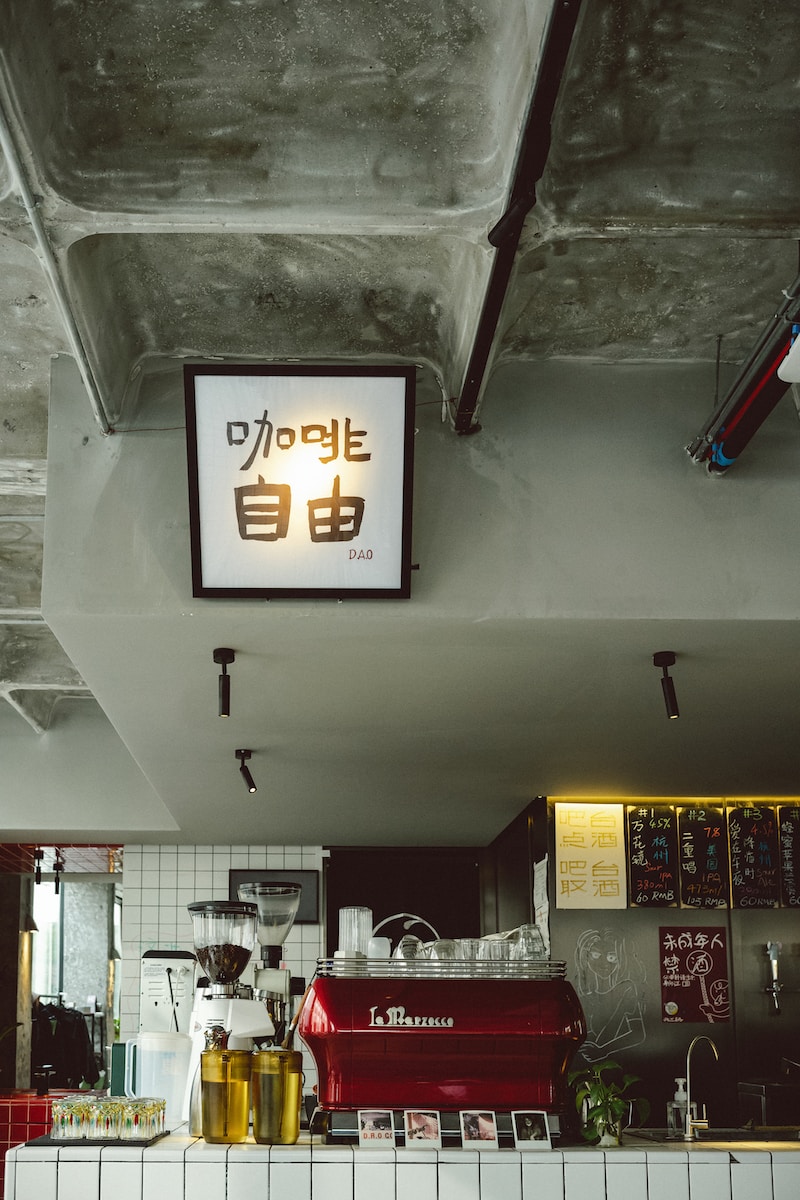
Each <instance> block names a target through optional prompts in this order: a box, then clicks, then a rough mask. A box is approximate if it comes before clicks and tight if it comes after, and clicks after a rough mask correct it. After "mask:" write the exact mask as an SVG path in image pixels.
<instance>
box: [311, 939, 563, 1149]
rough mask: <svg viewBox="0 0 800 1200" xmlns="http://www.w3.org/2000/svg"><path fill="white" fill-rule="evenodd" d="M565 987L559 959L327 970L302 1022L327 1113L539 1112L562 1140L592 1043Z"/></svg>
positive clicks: (325, 963)
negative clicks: (570, 1096) (572, 1077)
mask: <svg viewBox="0 0 800 1200" xmlns="http://www.w3.org/2000/svg"><path fill="white" fill-rule="evenodd" d="M500 972H502V974H501V973H500ZM565 976H566V964H565V963H563V962H555V961H549V960H527V961H525V960H523V961H518V962H515V961H511V962H507V963H503V964H502V966H500V967H498V965H497V964H495V963H492V962H491V961H481V960H470V961H469V962H466V961H465V962H461V963H459V962H453V961H450V962H447V963H443V962H441V961H440V962H436V961H433V960H425V959H415V960H411V961H408V960H401V959H381V960H375V959H367V960H364V959H361V960H358V959H347V958H339V957H338V956H337V957H336V958H334V959H323V960H320V962H319V964H318V969H317V974H316V976H315V977H314V979H313V981H312V983H311V985H310V987H309V991H308V994H307V996H306V999H305V1003H304V1004H303V1007H302V1011H301V1012H300V1015H299V1021H298V1033H299V1034H300V1036H301V1038H302V1040H303V1041H304V1042H305V1044H306V1045H307V1046H308V1048H309V1050H310V1051H311V1053H312V1055H313V1056H314V1061H315V1063H316V1066H317V1072H318V1102H319V1107H320V1109H321V1110H322V1112H323V1113H327V1114H333V1115H335V1114H341V1113H345V1112H347V1113H354V1112H357V1110H358V1109H392V1110H402V1109H410V1108H414V1109H417V1108H420V1107H422V1108H429V1109H434V1110H438V1111H439V1112H441V1113H442V1114H444V1113H457V1112H458V1111H459V1110H462V1109H488V1110H492V1111H495V1112H498V1113H501V1112H502V1113H510V1112H511V1111H513V1110H521V1109H539V1110H544V1111H546V1112H547V1113H548V1117H549V1118H552V1119H551V1121H550V1124H551V1129H552V1128H553V1127H555V1128H556V1129H558V1127H559V1119H558V1118H559V1117H560V1116H561V1115H563V1114H565V1113H566V1111H567V1094H566V1093H567V1082H566V1075H567V1071H568V1069H569V1065H570V1062H571V1059H572V1057H573V1055H574V1053H575V1051H576V1050H577V1048H578V1047H579V1046H580V1044H581V1042H583V1040H584V1038H585V1036H586V1024H585V1019H584V1014H583V1009H582V1008H581V1004H580V1001H579V999H578V997H577V995H576V993H575V990H574V989H573V987H572V985H571V984H570V983H568V982H567V979H566V977H565ZM333 1124H334V1125H335V1124H336V1122H333ZM345 1124H346V1123H345ZM443 1124H444V1120H443ZM338 1125H339V1127H344V1125H343V1123H342V1122H341V1121H340V1122H339V1123H338ZM329 1128H330V1122H329Z"/></svg>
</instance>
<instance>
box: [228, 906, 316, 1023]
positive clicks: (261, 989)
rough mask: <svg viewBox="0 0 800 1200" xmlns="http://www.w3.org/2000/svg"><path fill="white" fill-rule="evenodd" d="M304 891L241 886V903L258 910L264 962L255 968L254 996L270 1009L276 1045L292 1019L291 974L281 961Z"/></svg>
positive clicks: (262, 960) (258, 935) (259, 933)
mask: <svg viewBox="0 0 800 1200" xmlns="http://www.w3.org/2000/svg"><path fill="white" fill-rule="evenodd" d="M301 891H302V887H301V885H300V884H299V883H264V882H256V883H240V884H239V888H238V892H239V899H240V900H241V901H243V902H246V903H248V904H253V905H255V906H256V908H257V910H258V928H257V937H258V941H259V944H260V946H261V962H260V963H258V964H256V967H255V973H254V977H253V989H254V990H253V994H254V996H256V997H257V998H258V999H259V1000H262V1001H263V1002H264V1003H265V1004H266V1006H267V1011H268V1012H269V1014H270V1017H271V1018H272V1023H273V1025H274V1026H275V1041H276V1043H280V1042H281V1041H282V1039H283V1037H284V1034H285V1032H286V1029H287V1026H288V1024H289V1022H290V1021H291V1018H292V1013H291V1011H290V1010H291V974H290V972H289V971H288V969H287V968H286V967H285V966H281V958H282V954H283V944H284V942H285V941H286V938H287V937H288V936H289V932H290V930H291V928H292V926H293V925H294V920H295V917H296V916H297V910H298V907H299V905H300V893H301Z"/></svg>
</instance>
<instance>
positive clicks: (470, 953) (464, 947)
mask: <svg viewBox="0 0 800 1200" xmlns="http://www.w3.org/2000/svg"><path fill="white" fill-rule="evenodd" d="M480 947H481V939H480V938H459V939H458V949H459V958H463V959H465V960H466V961H470V959H474V958H478V957H479V955H480Z"/></svg>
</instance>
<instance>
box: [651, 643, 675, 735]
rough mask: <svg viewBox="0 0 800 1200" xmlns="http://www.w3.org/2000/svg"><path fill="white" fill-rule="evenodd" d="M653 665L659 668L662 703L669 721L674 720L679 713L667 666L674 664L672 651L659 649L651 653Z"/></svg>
mask: <svg viewBox="0 0 800 1200" xmlns="http://www.w3.org/2000/svg"><path fill="white" fill-rule="evenodd" d="M653 666H654V667H660V668H661V671H662V675H661V690H662V692H663V693H664V704H665V706H666V709H667V716H668V717H669V719H670V721H674V720H675V718H676V717H679V716H680V715H681V714H680V711H679V709H678V701H677V699H676V696H675V684H674V683H673V682H672V677H671V676H670V674H669V668H670V667H674V666H675V653H674V651H672V650H659V651H658V653H657V654H654V655H653Z"/></svg>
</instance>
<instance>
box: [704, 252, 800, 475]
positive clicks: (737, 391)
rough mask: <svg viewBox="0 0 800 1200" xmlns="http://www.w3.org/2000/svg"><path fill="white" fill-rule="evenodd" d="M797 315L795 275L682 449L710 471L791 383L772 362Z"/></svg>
mask: <svg viewBox="0 0 800 1200" xmlns="http://www.w3.org/2000/svg"><path fill="white" fill-rule="evenodd" d="M798 318H800V275H799V276H798V277H797V279H795V281H794V283H793V284H792V286H791V288H789V289H788V290H787V291H785V292H784V300H783V303H782V304H781V306H780V308H779V309H778V311H777V312H776V313H775V315H774V317H772V319H771V320H770V321H769V323H768V324H767V326H766V328H765V329H764V331H763V332H762V334H761V336H760V338H759V339H758V341H757V343H756V345H755V347H754V348H753V351H752V353H751V354H750V356H749V358H748V359H747V361H746V362H745V364H744V366H743V367H742V369H741V371H740V372H739V375H738V377H737V378H736V381H735V383H734V384H733V387H732V388H731V389H730V391H729V392H728V394H727V396H726V397H725V399H724V400H723V402H722V404H721V405H720V406H719V407H718V408H717V409H716V411H715V412H714V414H713V416H712V417H711V419H710V420H709V422H708V424H707V425H706V426H705V428H704V429H703V430H701V432H700V433H698V434H697V436H696V437H695V439H694V441H692V442H691V443H690V444H689V445H688V446H687V447H686V450H687V453H688V454H689V456H690V457H691V458H692V460H693V461H694V462H696V463H705V465H706V468H707V470H708V472H709V474H710V475H723V474H724V473H725V472H726V471H727V470H728V469H729V468H730V467H732V466H733V464H734V463H735V462H736V460H737V459H738V457H739V455H740V454H741V453H742V451H743V450H744V449H745V447H746V446H747V444H748V443H749V441H750V439H751V438H752V437H753V436H754V434H755V433H757V432H758V430H759V429H760V428H761V426H762V425H763V423H764V421H766V419H767V417H768V416H769V414H770V413H771V412H772V410H773V409H774V407H775V405H776V404H777V403H778V401H779V400H780V398H781V396H783V394H784V393H785V392H786V391H788V389H789V387H790V386H791V384H789V383H787V382H786V381H785V380H783V379H781V378H779V376H778V374H777V371H778V367H779V366H780V365H781V363H782V362H783V360H784V358H785V357H786V355H787V354H788V353H789V348H790V346H791V344H792V340H793V336H794V334H793V331H792V326H793V325H794V324H796V322H797V321H798Z"/></svg>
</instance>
